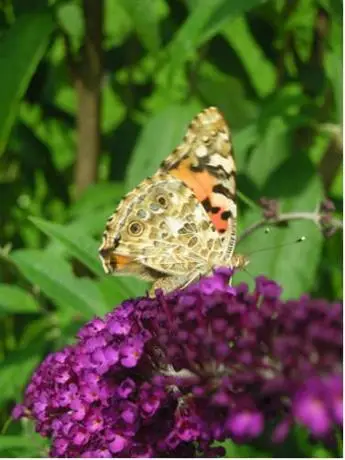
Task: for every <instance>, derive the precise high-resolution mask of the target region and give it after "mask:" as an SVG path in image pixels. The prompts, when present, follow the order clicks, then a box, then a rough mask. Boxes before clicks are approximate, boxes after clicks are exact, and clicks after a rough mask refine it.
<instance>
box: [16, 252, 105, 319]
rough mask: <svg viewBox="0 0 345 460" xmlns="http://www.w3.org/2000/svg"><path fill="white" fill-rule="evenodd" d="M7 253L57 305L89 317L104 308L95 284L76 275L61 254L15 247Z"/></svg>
mask: <svg viewBox="0 0 345 460" xmlns="http://www.w3.org/2000/svg"><path fill="white" fill-rule="evenodd" d="M10 257H11V259H12V260H13V262H14V263H15V264H16V266H17V268H18V269H19V271H20V272H21V273H22V274H23V275H24V276H25V277H26V278H27V279H28V280H29V281H30V282H31V283H32V284H34V285H37V286H38V287H39V288H40V289H41V290H42V291H43V292H44V294H45V295H46V296H48V297H49V298H51V299H52V300H53V301H54V302H55V303H56V304H57V305H58V306H59V307H61V308H65V309H67V311H69V312H71V311H73V310H74V311H75V312H77V313H78V314H79V315H81V316H85V317H88V318H89V317H90V316H91V315H97V314H103V313H104V312H106V311H107V309H106V306H105V304H104V301H103V297H102V295H101V293H100V291H99V289H98V288H97V286H96V284H95V283H94V282H92V281H91V280H89V279H82V278H76V277H75V276H74V275H73V273H72V270H71V267H70V265H69V264H68V263H67V262H66V261H65V260H63V259H62V258H60V257H56V256H52V254H49V253H48V252H44V251H39V250H34V249H22V250H18V251H14V252H13V253H12V254H11V255H10Z"/></svg>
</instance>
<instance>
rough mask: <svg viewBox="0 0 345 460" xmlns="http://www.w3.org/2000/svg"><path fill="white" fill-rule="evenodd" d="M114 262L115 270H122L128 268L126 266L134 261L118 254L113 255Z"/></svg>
mask: <svg viewBox="0 0 345 460" xmlns="http://www.w3.org/2000/svg"><path fill="white" fill-rule="evenodd" d="M113 260H114V262H115V269H116V270H122V269H123V268H125V267H126V265H128V264H129V263H130V262H131V261H132V259H131V258H130V257H127V256H121V255H118V254H114V255H113Z"/></svg>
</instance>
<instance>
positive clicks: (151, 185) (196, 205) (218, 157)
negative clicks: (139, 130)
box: [99, 107, 248, 293]
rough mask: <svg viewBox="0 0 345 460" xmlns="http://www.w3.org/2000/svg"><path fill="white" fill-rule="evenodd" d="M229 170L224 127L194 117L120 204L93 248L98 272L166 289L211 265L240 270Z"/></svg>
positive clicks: (216, 115)
mask: <svg viewBox="0 0 345 460" xmlns="http://www.w3.org/2000/svg"><path fill="white" fill-rule="evenodd" d="M235 191H236V167H235V162H234V159H233V156H232V144H231V137H230V132H229V129H228V127H227V124H226V122H225V120H224V118H223V116H222V115H221V114H220V112H219V111H218V109H216V108H215V107H209V108H208V109H205V110H203V111H202V112H201V113H199V114H198V115H197V116H196V117H195V118H194V119H193V120H192V122H191V124H190V125H189V128H188V130H187V133H186V135H185V137H184V140H183V142H182V144H180V145H179V146H178V147H177V148H176V149H175V150H174V151H173V152H172V154H171V155H170V156H169V157H168V158H167V159H166V160H165V161H163V163H162V164H161V166H160V168H159V169H158V171H157V172H156V173H155V174H154V175H153V176H152V177H149V178H148V179H145V180H144V181H143V182H141V184H139V185H138V186H137V187H136V188H135V189H134V190H132V191H131V192H130V193H128V195H126V197H125V198H124V199H123V200H122V201H121V203H120V204H119V206H118V208H117V210H116V211H115V213H114V214H113V215H112V216H111V217H109V219H108V222H107V225H106V230H105V232H104V234H103V242H102V245H101V247H100V249H99V253H100V257H101V260H102V263H103V267H104V270H105V271H106V272H107V273H113V274H115V275H135V276H138V277H140V278H142V279H144V280H147V281H151V282H153V287H152V291H151V293H154V290H155V289H157V288H162V289H163V290H164V291H171V290H173V289H175V288H177V287H184V286H186V285H188V284H189V283H191V282H192V281H194V280H196V279H198V278H199V277H200V276H201V275H206V274H209V273H210V272H212V268H213V267H214V266H219V265H227V266H232V267H243V266H245V265H246V264H247V263H248V260H247V258H246V257H245V256H242V255H238V254H237V255H234V248H235V243H236V215H237V209H236V203H235Z"/></svg>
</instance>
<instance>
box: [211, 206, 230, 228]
mask: <svg viewBox="0 0 345 460" xmlns="http://www.w3.org/2000/svg"><path fill="white" fill-rule="evenodd" d="M223 211H224V209H220V210H219V211H218V212H215V213H212V212H209V213H208V215H209V216H210V218H211V220H212V222H213V225H214V226H215V227H216V229H217V230H218V232H219V231H222V230H223V231H225V230H227V229H228V221H227V220H224V219H222V218H221V214H222V212H223Z"/></svg>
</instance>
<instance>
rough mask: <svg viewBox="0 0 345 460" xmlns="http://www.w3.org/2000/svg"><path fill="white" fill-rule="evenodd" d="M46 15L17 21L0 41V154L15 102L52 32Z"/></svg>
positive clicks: (15, 110)
mask: <svg viewBox="0 0 345 460" xmlns="http://www.w3.org/2000/svg"><path fill="white" fill-rule="evenodd" d="M53 28H54V23H53V20H52V17H51V15H50V13H49V12H48V11H36V12H33V13H32V14H25V15H23V16H21V17H19V18H18V19H17V20H16V21H15V22H14V24H13V25H12V26H11V27H10V29H9V30H8V31H7V32H6V33H5V34H4V35H3V36H2V37H1V40H0V68H1V69H2V71H1V74H0V154H1V153H2V151H3V150H4V148H5V146H6V143H7V139H8V136H9V134H10V131H11V128H12V126H13V123H14V121H15V117H16V114H17V111H18V107H19V102H20V99H21V98H22V96H23V95H24V93H25V91H26V89H27V87H28V85H29V83H30V79H31V77H32V75H33V73H34V72H35V69H36V67H37V65H38V63H39V61H40V59H41V58H42V55H43V53H44V51H45V48H46V46H47V43H48V39H49V36H50V34H51V32H52V31H53Z"/></svg>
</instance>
